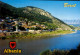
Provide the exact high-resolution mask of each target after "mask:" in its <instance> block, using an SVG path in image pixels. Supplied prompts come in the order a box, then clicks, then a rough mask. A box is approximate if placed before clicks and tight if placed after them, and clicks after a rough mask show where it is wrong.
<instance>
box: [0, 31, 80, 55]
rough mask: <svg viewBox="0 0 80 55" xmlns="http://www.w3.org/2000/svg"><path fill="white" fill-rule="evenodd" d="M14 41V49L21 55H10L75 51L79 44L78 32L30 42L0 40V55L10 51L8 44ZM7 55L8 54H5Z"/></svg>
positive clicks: (27, 40) (79, 34)
mask: <svg viewBox="0 0 80 55" xmlns="http://www.w3.org/2000/svg"><path fill="white" fill-rule="evenodd" d="M10 41H16V43H17V45H16V48H15V49H21V50H22V53H21V54H10V55H39V54H40V52H42V51H45V50H47V49H51V50H54V49H59V50H70V49H76V47H77V46H78V45H79V43H80V31H77V32H76V33H72V34H65V35H58V36H55V37H50V38H44V39H37V40H30V39H6V40H0V54H1V55H3V54H4V53H3V51H4V49H10V47H9V42H10ZM6 55H9V54H6Z"/></svg>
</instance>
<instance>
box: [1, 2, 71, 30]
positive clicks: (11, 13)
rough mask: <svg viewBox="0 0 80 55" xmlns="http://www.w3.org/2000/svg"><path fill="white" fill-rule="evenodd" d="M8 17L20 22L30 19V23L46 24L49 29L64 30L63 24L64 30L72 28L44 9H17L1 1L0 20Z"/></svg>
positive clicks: (29, 7) (31, 7)
mask: <svg viewBox="0 0 80 55" xmlns="http://www.w3.org/2000/svg"><path fill="white" fill-rule="evenodd" d="M34 9H35V10H34ZM41 13H42V14H41ZM7 16H8V17H13V18H15V19H16V18H17V19H19V20H21V19H22V20H24V19H28V21H34V22H36V23H39V24H44V25H46V26H47V27H48V29H56V28H62V27H63V24H64V28H70V26H68V25H67V24H65V23H64V22H63V21H61V20H60V19H58V18H56V17H54V16H52V15H51V14H50V13H49V12H46V11H45V10H43V9H40V8H37V7H33V6H28V7H22V8H16V7H13V6H11V5H9V4H6V3H3V2H1V1H0V18H5V17H7Z"/></svg>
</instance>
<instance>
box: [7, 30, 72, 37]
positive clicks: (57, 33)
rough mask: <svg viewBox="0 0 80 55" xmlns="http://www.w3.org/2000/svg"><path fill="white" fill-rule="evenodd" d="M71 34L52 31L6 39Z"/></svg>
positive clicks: (18, 35)
mask: <svg viewBox="0 0 80 55" xmlns="http://www.w3.org/2000/svg"><path fill="white" fill-rule="evenodd" d="M68 33H72V31H52V32H42V33H39V34H32V33H26V34H21V35H20V34H17V35H10V36H6V37H7V38H45V37H48V36H55V35H61V34H68Z"/></svg>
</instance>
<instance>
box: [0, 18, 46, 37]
mask: <svg viewBox="0 0 80 55" xmlns="http://www.w3.org/2000/svg"><path fill="white" fill-rule="evenodd" d="M46 29H47V26H45V25H43V24H39V23H36V22H34V21H28V19H24V20H23V19H21V18H17V19H14V18H13V17H5V18H0V36H6V35H12V34H16V33H17V34H20V33H23V32H30V33H40V32H41V31H47V30H46Z"/></svg>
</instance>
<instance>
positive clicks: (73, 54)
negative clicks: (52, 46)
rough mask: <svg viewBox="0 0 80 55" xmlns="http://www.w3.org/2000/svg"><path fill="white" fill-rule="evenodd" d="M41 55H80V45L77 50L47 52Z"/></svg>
mask: <svg viewBox="0 0 80 55" xmlns="http://www.w3.org/2000/svg"><path fill="white" fill-rule="evenodd" d="M40 55H80V44H79V46H78V47H77V48H76V49H71V50H53V51H51V50H46V51H44V52H42V53H40Z"/></svg>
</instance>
